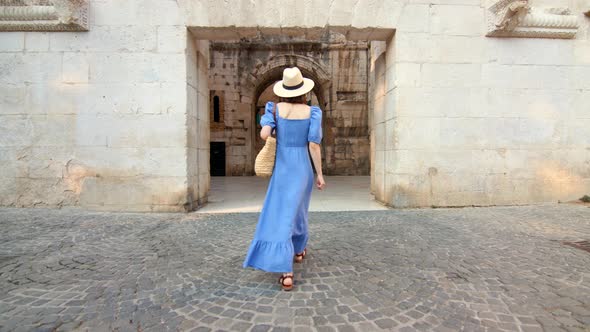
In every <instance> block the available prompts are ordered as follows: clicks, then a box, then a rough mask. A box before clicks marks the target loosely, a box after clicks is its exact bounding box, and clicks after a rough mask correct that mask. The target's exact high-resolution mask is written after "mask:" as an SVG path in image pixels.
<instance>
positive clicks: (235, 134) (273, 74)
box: [209, 34, 370, 175]
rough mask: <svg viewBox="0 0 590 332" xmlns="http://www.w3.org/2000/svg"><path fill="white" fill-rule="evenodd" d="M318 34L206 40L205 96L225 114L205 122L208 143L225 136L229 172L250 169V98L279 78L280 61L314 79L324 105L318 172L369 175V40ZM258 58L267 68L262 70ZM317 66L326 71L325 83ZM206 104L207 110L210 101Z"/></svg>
mask: <svg viewBox="0 0 590 332" xmlns="http://www.w3.org/2000/svg"><path fill="white" fill-rule="evenodd" d="M336 36H339V35H336ZM321 39H325V40H324V41H322V40H316V41H307V40H295V41H294V40H288V41H284V40H282V39H281V37H280V36H263V37H261V36H258V37H257V38H255V39H250V40H242V41H240V42H237V41H232V42H216V43H213V44H212V46H211V68H210V75H209V87H210V89H211V91H212V93H211V98H215V97H217V98H220V100H222V101H223V103H222V104H223V105H222V107H221V108H222V109H221V116H222V117H223V118H222V119H221V118H220V122H219V123H215V122H211V141H212V142H214V141H217V142H225V146H226V172H227V173H226V174H227V175H253V174H254V172H253V169H254V159H255V157H256V154H257V153H258V151H259V150H258V147H259V146H258V145H259V144H256V143H257V142H256V139H257V135H258V129H256V126H255V116H254V114H255V113H254V112H255V104H256V102H257V101H259V98H262V96H260V94H261V93H262V91H263V90H264V89H265V88H267V87H268V86H269V85H271V84H273V83H274V82H275V81H276V80H278V79H280V78H281V75H282V69H283V68H284V67H286V66H302V69H303V71H304V75H307V76H309V77H311V78H312V79H314V80H315V81H316V82H317V84H316V87H315V91H317V93H316V95H317V96H318V99H319V103H320V105H319V106H320V107H321V108H322V110H323V111H324V118H323V120H324V123H323V130H324V140H323V141H322V149H323V156H322V157H323V163H322V165H323V168H324V173H325V174H327V175H369V152H370V144H369V140H368V137H369V134H368V110H367V87H368V86H367V68H368V67H367V66H368V62H367V51H368V45H367V43H366V42H347V41H346V40H345V39H343V38H342V36H339V38H336V37H333V36H332V37H331V35H330V34H326V36H325V37H323V38H321ZM279 59H281V60H279ZM282 59H286V60H284V61H283V60H282ZM275 62H276V65H273V63H275ZM262 64H264V67H265V68H264V69H263V70H260V67H261V66H262ZM306 64H307V65H306ZM319 71H324V72H325V73H326V76H327V77H326V78H325V79H323V81H322V79H320V78H319V76H318V75H317V73H316V72H319ZM320 81H322V82H320ZM211 100H212V99H211ZM210 107H211V109H212V110H211V112H210V114H213V106H212V103H210Z"/></svg>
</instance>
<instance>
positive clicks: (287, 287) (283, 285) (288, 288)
mask: <svg viewBox="0 0 590 332" xmlns="http://www.w3.org/2000/svg"><path fill="white" fill-rule="evenodd" d="M288 278H291V285H285V283H284V281H285V279H288ZM294 282H295V280H294V279H293V276H292V275H291V276H286V275H282V276H281V277H280V278H279V284H281V286H282V287H283V290H286V291H290V290H291V289H293V283H294Z"/></svg>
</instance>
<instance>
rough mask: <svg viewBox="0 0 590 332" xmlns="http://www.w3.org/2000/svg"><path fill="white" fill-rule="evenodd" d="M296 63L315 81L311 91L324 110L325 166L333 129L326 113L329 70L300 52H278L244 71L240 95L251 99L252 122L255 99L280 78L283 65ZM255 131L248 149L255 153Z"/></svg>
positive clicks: (329, 88) (329, 101)
mask: <svg viewBox="0 0 590 332" xmlns="http://www.w3.org/2000/svg"><path fill="white" fill-rule="evenodd" d="M293 66H297V67H298V68H299V69H300V70H301V73H302V74H303V76H304V77H308V78H311V79H312V80H313V81H314V82H315V83H316V84H315V86H314V89H313V92H314V93H315V95H316V97H317V98H318V102H319V104H320V105H319V106H320V107H321V108H322V111H323V113H324V117H323V121H322V127H323V129H324V139H323V142H324V144H322V150H323V151H322V159H324V161H323V162H322V165H323V166H324V167H325V166H326V162H325V158H326V151H325V149H326V145H328V144H330V142H332V143H333V137H332V135H331V133H332V131H331V130H329V127H331V126H330V123H331V122H330V121H329V114H330V109H331V104H332V103H331V95H332V94H331V88H332V84H331V77H330V74H329V72H328V71H327V70H326V69H325V68H324V66H322V65H321V64H319V63H318V62H316V61H314V60H313V59H311V58H309V57H306V56H302V55H295V54H281V55H275V56H272V57H271V58H270V59H269V60H268V61H267V62H266V63H262V62H259V63H258V64H256V65H255V66H254V68H253V69H252V70H251V71H250V72H248V73H247V74H246V75H244V76H243V77H242V81H241V86H242V96H248V97H250V98H251V100H252V111H251V114H252V115H251V116H252V120H253V123H254V121H255V112H256V103H257V102H258V98H259V97H260V94H262V92H263V91H264V90H265V89H266V88H267V87H268V86H270V85H271V84H274V82H276V81H278V80H280V79H281V78H282V75H283V69H284V68H286V67H293ZM255 135H257V133H256V131H255V130H253V131H252V139H251V140H250V141H251V142H252V143H251V146H250V149H251V151H252V153H251V155H252V156H253V157H254V154H255V146H254V142H255V141H256V140H255ZM251 163H252V167H253V163H254V158H253V159H252V162H251Z"/></svg>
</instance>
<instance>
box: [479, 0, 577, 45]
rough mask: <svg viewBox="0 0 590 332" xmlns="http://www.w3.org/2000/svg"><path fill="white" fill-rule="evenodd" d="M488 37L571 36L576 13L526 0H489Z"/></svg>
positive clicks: (572, 36)
mask: <svg viewBox="0 0 590 332" xmlns="http://www.w3.org/2000/svg"><path fill="white" fill-rule="evenodd" d="M491 3H492V5H491V6H489V7H488V10H487V11H486V19H487V24H488V33H487V34H486V36H488V37H524V38H574V37H575V35H576V32H577V31H578V17H577V16H576V15H572V14H571V13H570V10H569V9H566V8H536V7H530V6H529V1H528V0H492V1H491Z"/></svg>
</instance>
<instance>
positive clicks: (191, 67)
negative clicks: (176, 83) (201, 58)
mask: <svg viewBox="0 0 590 332" xmlns="http://www.w3.org/2000/svg"><path fill="white" fill-rule="evenodd" d="M197 70H198V69H197V57H196V54H191V53H190V52H189V51H188V50H187V53H186V83H187V84H188V85H190V86H191V87H193V88H194V89H195V90H197V89H198V88H199V85H198V78H197V75H198V73H197Z"/></svg>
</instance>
